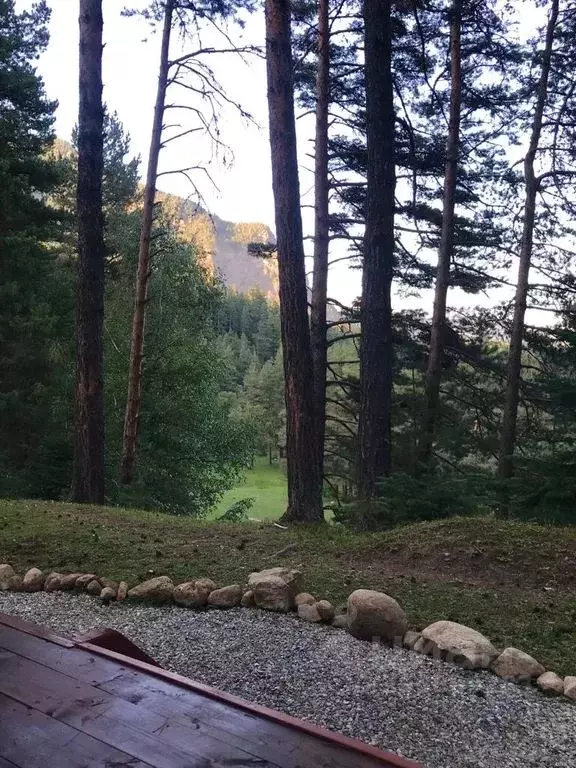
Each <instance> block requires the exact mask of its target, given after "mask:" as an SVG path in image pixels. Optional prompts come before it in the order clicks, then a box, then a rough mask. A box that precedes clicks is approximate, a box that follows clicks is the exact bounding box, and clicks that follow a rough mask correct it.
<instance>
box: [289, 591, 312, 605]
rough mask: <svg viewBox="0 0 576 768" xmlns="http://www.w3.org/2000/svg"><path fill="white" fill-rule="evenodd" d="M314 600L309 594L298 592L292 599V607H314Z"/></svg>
mask: <svg viewBox="0 0 576 768" xmlns="http://www.w3.org/2000/svg"><path fill="white" fill-rule="evenodd" d="M315 603H316V598H315V597H314V595H311V594H310V593H309V592H299V593H298V594H297V595H296V597H295V598H294V605H295V606H296V608H298V606H299V605H315Z"/></svg>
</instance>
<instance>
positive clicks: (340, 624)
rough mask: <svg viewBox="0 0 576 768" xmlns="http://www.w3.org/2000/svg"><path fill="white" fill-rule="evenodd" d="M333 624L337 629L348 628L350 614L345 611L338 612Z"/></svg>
mask: <svg viewBox="0 0 576 768" xmlns="http://www.w3.org/2000/svg"><path fill="white" fill-rule="evenodd" d="M332 626H333V627H334V628H335V629H348V616H346V614H345V613H338V614H336V616H334V618H333V619H332Z"/></svg>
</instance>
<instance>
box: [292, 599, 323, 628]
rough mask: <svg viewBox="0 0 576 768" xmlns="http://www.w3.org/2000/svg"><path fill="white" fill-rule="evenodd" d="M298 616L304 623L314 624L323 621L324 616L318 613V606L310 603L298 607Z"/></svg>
mask: <svg viewBox="0 0 576 768" xmlns="http://www.w3.org/2000/svg"><path fill="white" fill-rule="evenodd" d="M298 616H299V617H300V618H301V619H304V621H311V622H313V623H314V624H318V623H319V622H320V621H322V616H320V614H319V613H318V605H317V604H315V605H308V603H300V605H299V606H298Z"/></svg>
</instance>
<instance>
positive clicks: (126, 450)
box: [120, 0, 174, 485]
mask: <svg viewBox="0 0 576 768" xmlns="http://www.w3.org/2000/svg"><path fill="white" fill-rule="evenodd" d="M173 11H174V0H167V2H166V6H165V9H164V28H163V31H162V46H161V49H160V69H159V73H158V89H157V92H156V105H155V107H154V121H153V124H152V138H151V140H150V152H149V155H148V172H147V174H146V187H145V189H144V205H143V209H142V227H141V230H140V246H139V250H138V271H137V274H136V290H135V294H136V295H135V301H134V316H133V319H132V339H131V345H130V370H129V375H128V396H127V398H126V413H125V415H124V436H123V444H122V458H121V460H120V482H121V483H123V484H124V485H130V483H131V482H132V478H133V474H134V459H135V456H136V442H137V438H138V424H139V421H140V405H141V403H142V361H143V359H144V324H145V319H146V304H147V302H148V278H149V276H150V239H151V234H152V224H153V221H154V199H155V197H156V177H157V175H158V157H159V155H160V149H161V146H162V123H163V119H164V108H165V102H166V89H167V87H168V70H169V67H170V62H169V59H168V55H169V50H170V33H171V30H172V15H173Z"/></svg>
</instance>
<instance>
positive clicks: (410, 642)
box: [402, 629, 421, 651]
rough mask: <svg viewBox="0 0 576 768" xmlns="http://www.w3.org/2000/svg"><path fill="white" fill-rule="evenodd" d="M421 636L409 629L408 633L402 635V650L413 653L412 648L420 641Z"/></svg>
mask: <svg viewBox="0 0 576 768" xmlns="http://www.w3.org/2000/svg"><path fill="white" fill-rule="evenodd" d="M420 638H421V635H420V632H414V630H413V629H409V630H408V632H406V634H405V635H404V637H403V638H402V645H403V647H404V648H406V649H407V650H408V651H413V650H414V646H415V645H416V643H417V642H418V640H420Z"/></svg>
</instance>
